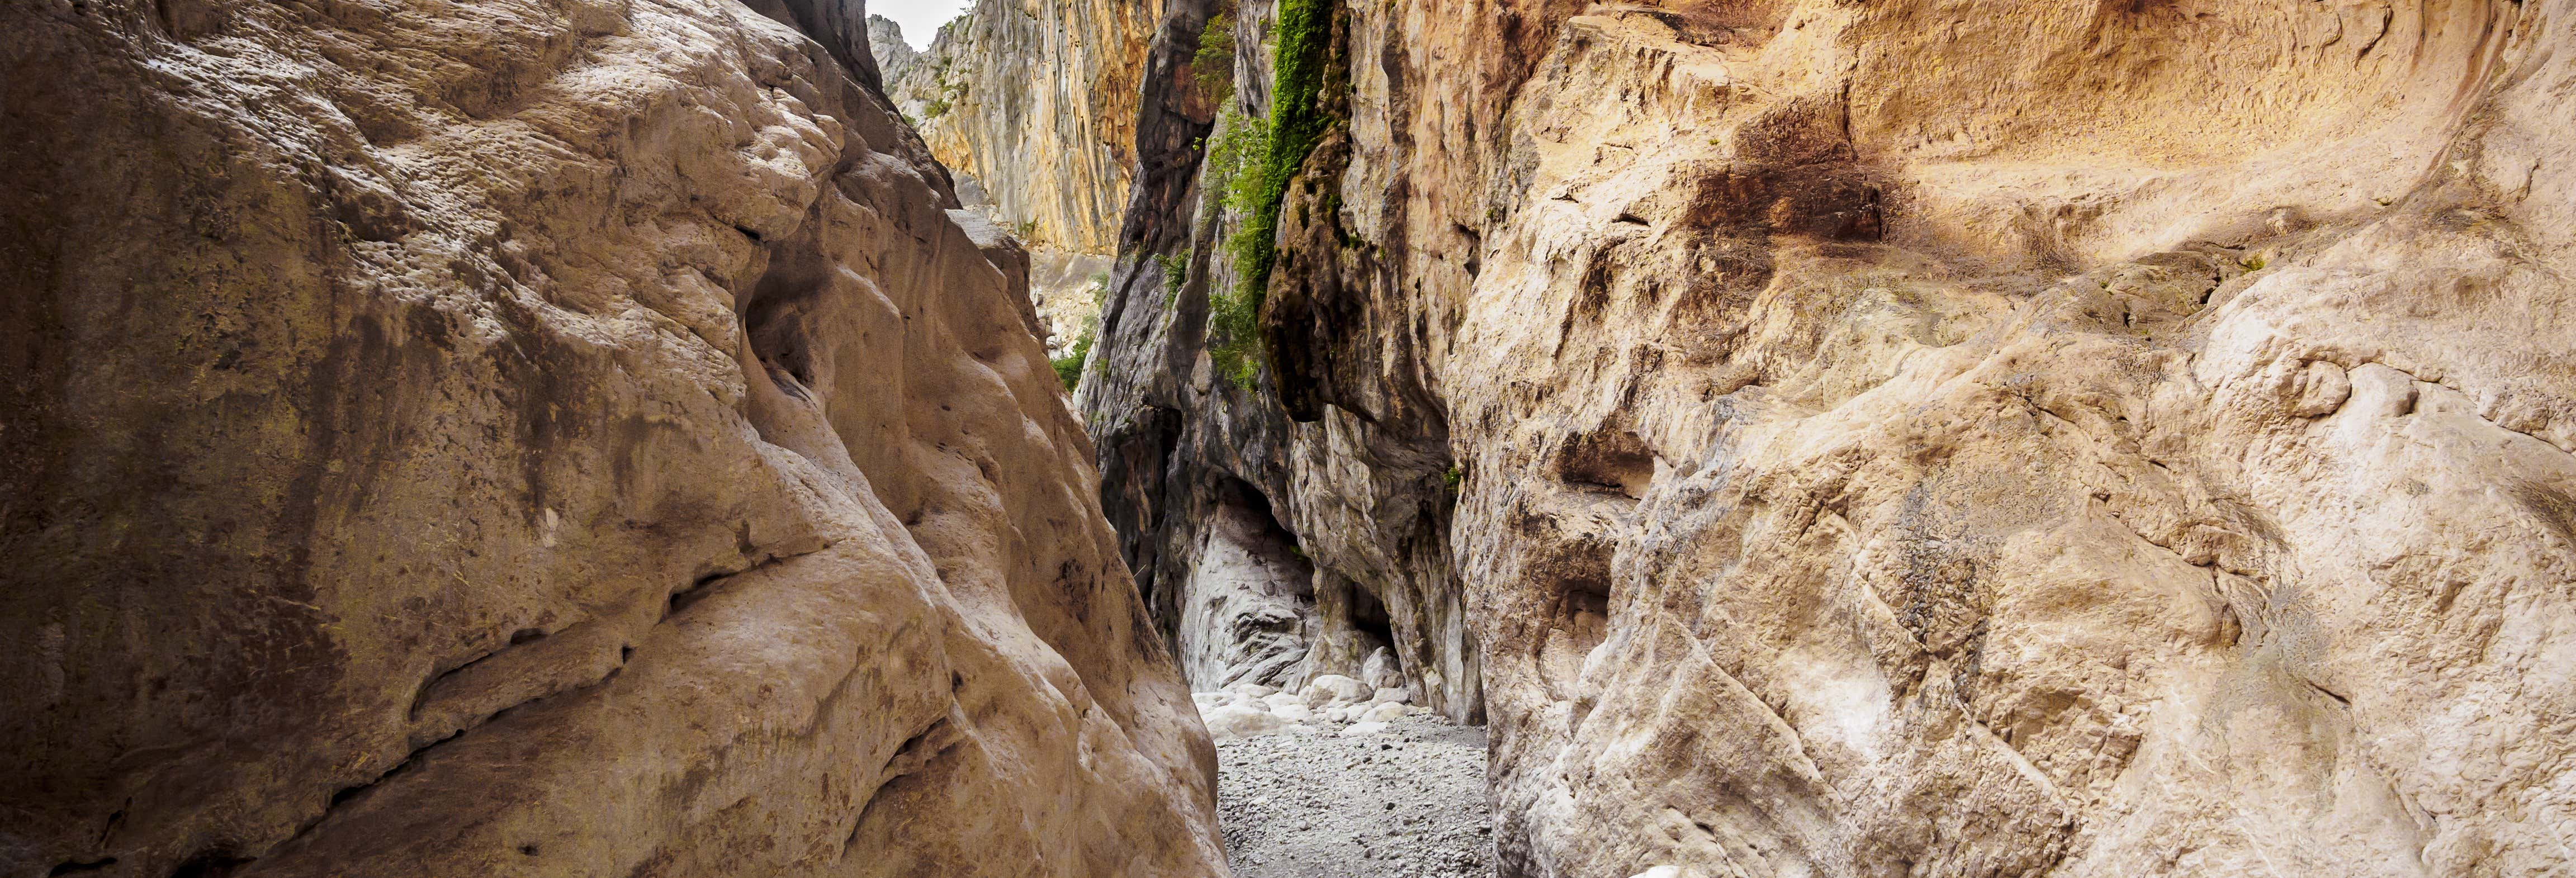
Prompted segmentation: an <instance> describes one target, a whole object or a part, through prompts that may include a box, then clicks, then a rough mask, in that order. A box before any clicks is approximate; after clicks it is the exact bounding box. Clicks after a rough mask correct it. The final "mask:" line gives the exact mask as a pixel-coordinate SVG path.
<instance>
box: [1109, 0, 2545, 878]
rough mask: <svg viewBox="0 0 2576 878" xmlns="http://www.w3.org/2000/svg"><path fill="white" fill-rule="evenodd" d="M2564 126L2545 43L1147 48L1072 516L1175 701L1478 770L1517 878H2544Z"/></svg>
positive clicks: (1522, 23) (1339, 22)
mask: <svg viewBox="0 0 2576 878" xmlns="http://www.w3.org/2000/svg"><path fill="white" fill-rule="evenodd" d="M1211 22H1216V23H1217V25H1218V27H1211V24H1210V23H1211ZM1217 35H1223V36H1230V37H1231V38H1232V43H1233V45H1235V46H1237V47H1239V48H1238V49H1237V50H1236V51H1234V52H1233V53H1232V54H1233V57H1234V65H1233V73H1234V79H1235V85H1236V87H1235V88H1232V89H1230V90H1229V89H1221V88H1216V87H1212V86H1211V85H1210V84H1209V78H1208V77H1206V76H1204V75H1201V74H1203V73H1204V69H1203V68H1204V64H1203V63H1199V62H1200V61H1201V58H1200V54H1201V53H1200V47H1201V46H1202V45H1205V44H1210V43H1211V42H1212V41H1216V40H1218V39H1219V36H1217ZM1194 68H1197V69H1194ZM1221 79H1222V77H1220V81H1221ZM1274 84H1275V85H1276V86H1277V87H1276V88H1273V85H1274ZM2572 84H2576V2H2570V0H2526V2H2510V0H2430V2H2424V3H2386V2H2369V0H2354V2H2336V3H2314V2H2294V0H2262V2H2214V0H2157V2H2116V3H2111V2H2105V3H2080V4H2063V3H2037V2H2009V0H1994V2H1983V3H1959V2H1933V0H1893V2H1879V3H1868V4H1853V3H1842V2H1830V0H1742V2H1706V0H1673V2H1649V3H1634V4H1599V5H1591V6H1587V5H1585V4H1580V3H1571V2H1563V0H1470V2H1462V3H1454V4H1423V3H1396V4H1337V3H1334V2H1332V0H1282V2H1280V3H1278V4H1276V5H1275V6H1274V5H1272V4H1260V3H1246V4H1243V5H1241V6H1233V5H1227V4H1225V3H1223V2H1222V0H1174V2H1173V4H1172V7H1171V8H1170V9H1169V10H1168V11H1167V13H1166V15H1165V16H1164V18H1163V25H1162V29H1161V31H1160V33H1159V34H1158V35H1157V37H1156V39H1155V43H1154V48H1153V51H1152V53H1151V54H1150V56H1149V61H1148V65H1147V67H1146V73H1145V79H1144V92H1143V96H1142V106H1143V109H1142V110H1141V112H1140V114H1139V118H1138V123H1137V161H1138V167H1137V170H1136V185H1135V188H1134V190H1133V192H1132V194H1131V197H1130V200H1129V215H1128V217H1127V219H1126V222H1125V224H1124V226H1123V229H1122V235H1123V237H1122V241H1121V245H1122V252H1121V258H1120V261H1119V263H1118V268H1117V271H1116V273H1115V275H1114V277H1113V279H1112V282H1111V285H1110V288H1109V299H1108V301H1107V302H1106V303H1105V305H1104V310H1103V317H1102V333H1103V336H1102V341H1101V349H1100V351H1099V352H1098V353H1097V354H1096V356H1097V357H1098V358H1099V364H1098V368H1097V370H1096V371H1095V372H1094V374H1093V375H1092V377H1091V379H1090V380H1088V381H1087V382H1086V383H1085V385H1084V388H1083V391H1082V393H1081V394H1080V400H1081V402H1082V405H1083V406H1084V409H1085V414H1086V418H1087V420H1088V423H1089V427H1090V429H1091V431H1092V434H1093V436H1094V439H1095V441H1096V442H1097V444H1098V446H1099V453H1100V455H1101V457H1100V466H1101V471H1102V476H1103V501H1104V505H1105V507H1106V508H1107V511H1108V512H1109V515H1110V517H1111V519H1112V520H1113V521H1114V522H1116V523H1117V524H1118V525H1119V528H1120V531H1121V541H1122V542H1121V547H1120V549H1121V551H1122V553H1123V554H1124V556H1125V558H1126V560H1127V561H1128V562H1129V564H1130V565H1131V566H1132V567H1133V569H1134V570H1135V571H1136V575H1137V577H1138V579H1139V582H1140V585H1141V586H1142V587H1143V588H1144V590H1145V592H1146V595H1147V599H1148V602H1149V603H1150V604H1151V605H1152V606H1153V607H1154V610H1155V612H1156V614H1157V620H1158V622H1159V623H1160V624H1161V625H1162V626H1163V628H1164V632H1163V633H1164V635H1165V636H1166V637H1167V638H1169V639H1170V640H1171V641H1172V642H1173V643H1174V644H1176V645H1185V646H1186V647H1187V649H1186V650H1185V652H1186V654H1187V656H1188V658H1189V673H1190V675H1191V679H1192V682H1193V684H1194V685H1195V686H1197V687H1198V688H1201V689H1213V688H1217V687H1219V686H1223V685H1227V684H1233V683H1243V682H1251V683H1264V684H1271V685H1285V686H1295V685H1298V684H1299V683H1301V682H1302V681H1303V680H1304V679H1306V678H1308V677H1311V676H1314V675H1317V674H1322V673H1341V674H1357V673H1359V672H1360V666H1361V665H1362V664H1363V663H1364V661H1365V656H1366V655H1368V654H1369V653H1371V652H1373V651H1374V648H1375V647H1376V646H1377V645H1380V644H1383V645H1385V646H1387V647H1389V649H1390V651H1391V653H1392V654H1393V655H1394V657H1395V658H1396V659H1398V662H1399V664H1400V665H1401V667H1402V674H1403V676H1404V678H1405V679H1406V680H1408V681H1409V682H1410V684H1411V685H1412V686H1414V687H1416V688H1417V689H1418V692H1419V694H1420V695H1421V696H1422V698H1421V702H1422V703H1425V704H1428V705H1430V706H1432V707H1435V708H1437V709H1440V710H1441V711H1443V712H1444V713H1447V714H1449V715H1450V716H1453V717H1461V718H1466V717H1473V716H1476V715H1478V714H1480V713H1481V714H1482V715H1484V716H1486V717H1488V718H1490V722H1491V729H1492V740H1493V748H1494V749H1493V764H1492V769H1491V782H1492V785H1493V789H1492V793H1493V796H1494V797H1495V807H1496V820H1497V823H1498V827H1497V829H1498V831H1497V833H1496V839H1497V845H1498V852H1497V853H1498V857H1499V863H1500V868H1501V871H1502V873H1503V874H1504V875H1508V876H1583V878H1601V876H1608V878H1622V876H1629V875H1635V874H1640V873H1646V874H1654V875H1658V876H1704V878H1716V876H1733V875H1745V876H1772V875H1832V876H1887V878H1894V876H1903V875H2042V874H2047V875H2064V876H2157V875H2225V874H2249V875H2250V874H2338V875H2369V876H2383V875H2384V876H2399V875H2406V876H2413V875H2446V876H2450V875H2456V876H2505V875H2544V874H2564V873H2568V872H2571V871H2576V853H2571V852H2570V842H2569V840H2570V839H2571V838H2576V793H2571V791H2576V359H2571V357H2570V355H2569V350H2570V349H2571V346H2572V345H2576V281H2571V273H2576V98H2571V95H2576V85H2572ZM1282 102H1284V103H1282ZM1235 132H1250V133H1251V134H1253V135H1257V138H1256V141H1255V143H1254V144H1253V148H1252V149H1250V150H1249V151H1248V152H1247V151H1246V150H1244V149H1242V145H1243V140H1241V139H1238V138H1237V137H1236V136H1234V133H1235ZM1247 154H1248V155H1251V156H1253V158H1252V159H1246V158H1245V156H1246V155H1247ZM1247 180H1249V181H1250V182H1249V183H1246V182H1245V181H1247ZM1274 218H1275V219H1274ZM1271 223H1275V233H1273V234H1271V235H1268V236H1263V235H1259V234H1256V235H1254V236H1253V238H1252V240H1249V241H1247V240H1246V239H1245V236H1243V235H1240V234H1238V232H1239V231H1240V230H1242V229H1245V228H1247V227H1249V228H1252V229H1254V230H1255V231H1256V233H1259V232H1264V231H1269V230H1270V229H1272V228H1273V227H1272V226H1271V225H1270V224H1271ZM1274 244H1275V248H1276V249H1275V252H1265V250H1266V248H1267V247H1268V246H1269V245H1274Z"/></svg>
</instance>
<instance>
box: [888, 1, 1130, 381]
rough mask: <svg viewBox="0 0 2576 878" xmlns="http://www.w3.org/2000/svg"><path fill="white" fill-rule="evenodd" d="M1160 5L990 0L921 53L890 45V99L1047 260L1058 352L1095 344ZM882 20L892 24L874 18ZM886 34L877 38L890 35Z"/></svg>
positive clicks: (896, 41) (1046, 284)
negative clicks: (1142, 76)
mask: <svg viewBox="0 0 2576 878" xmlns="http://www.w3.org/2000/svg"><path fill="white" fill-rule="evenodd" d="M1161 14H1162V4H1161V2H1160V0H1083V2H1062V0H982V2H978V3H976V4H975V5H974V6H972V7H970V8H968V9H967V11H966V13H965V14H964V15H961V16H959V17H958V18H957V20H955V21H953V22H950V23H949V24H947V25H946V26H943V27H941V28H940V29H939V33H938V35H937V37H936V38H935V39H934V40H933V41H932V42H931V45H930V48H929V49H927V50H924V51H920V52H915V51H913V50H912V49H911V48H910V47H908V46H904V45H902V41H901V39H900V38H894V37H891V36H879V37H876V38H875V39H877V41H878V42H879V43H880V44H881V45H882V44H885V43H887V42H889V41H890V42H892V43H893V45H891V46H885V49H884V50H883V51H880V52H879V54H880V55H881V56H884V57H885V58H886V59H887V60H886V61H885V64H884V67H885V76H886V83H887V94H888V95H890V96H891V97H892V99H893V101H894V103H895V105H896V107H897V108H898V109H899V110H900V111H901V112H902V113H903V114H904V115H905V116H906V117H908V118H910V119H911V120H912V121H913V122H914V124H916V125H918V126H919V128H920V130H921V134H922V137H923V138H924V140H925V141H926V142H927V143H928V144H929V146H930V150H931V154H932V155H934V156H937V157H938V159H939V160H940V161H941V162H942V163H944V164H946V165H947V167H949V168H950V169H951V170H952V171H954V172H955V173H956V174H957V175H958V194H959V196H960V197H961V198H962V199H963V201H964V203H965V205H966V207H968V208H970V209H974V210H978V211H981V212H983V213H985V214H986V215H988V216H990V217H992V218H993V220H994V221H995V222H996V223H999V224H1001V225H1002V226H1003V227H1005V228H1007V229H1009V230H1010V231H1011V233H1012V234H1013V235H1014V236H1016V237H1018V238H1019V239H1020V240H1021V241H1022V242H1023V243H1024V244H1025V245H1026V246H1027V247H1028V249H1029V250H1030V255H1031V257H1032V259H1033V261H1034V262H1035V263H1036V265H1035V270H1034V271H1032V272H1031V274H1030V277H1029V292H1030V296H1031V297H1032V298H1033V299H1034V300H1035V301H1036V302H1037V306H1038V313H1039V317H1040V319H1041V321H1042V322H1043V323H1044V325H1045V326H1046V328H1047V330H1048V332H1047V346H1048V352H1049V353H1050V354H1051V355H1053V356H1057V357H1069V356H1074V355H1075V354H1076V353H1077V345H1078V344H1080V343H1081V340H1082V339H1083V338H1085V337H1087V336H1091V335H1094V334H1095V333H1096V330H1095V329H1094V328H1093V324H1094V323H1095V322H1096V320H1097V317H1098V315H1099V313H1100V294H1101V290H1102V288H1103V287H1104V286H1105V285H1106V284H1107V283H1108V268H1109V258H1110V254H1111V253H1112V252H1113V251H1114V250H1115V242H1116V240H1117V234H1118V218H1119V214H1120V208H1121V207H1122V206H1123V205H1124V202H1125V199H1126V197H1127V189H1128V186H1129V179H1130V178H1129V169H1130V168H1132V167H1133V166H1134V164H1135V155H1134V152H1133V148H1132V144H1133V143H1135V129H1136V101H1137V97H1138V95H1139V94H1140V92H1139V88H1138V77H1139V71H1140V70H1142V69H1143V62H1144V55H1145V49H1146V44H1147V41H1148V40H1149V39H1150V38H1151V37H1152V36H1153V29H1154V25H1155V22H1156V21H1157V20H1158V18H1159V17H1160V16H1161ZM875 20H876V21H880V22H882V21H884V19H881V18H880V19H875ZM886 24H887V25H889V27H885V28H879V29H878V31H879V32H880V33H887V34H891V33H892V28H891V27H890V25H891V24H892V23H891V22H886Z"/></svg>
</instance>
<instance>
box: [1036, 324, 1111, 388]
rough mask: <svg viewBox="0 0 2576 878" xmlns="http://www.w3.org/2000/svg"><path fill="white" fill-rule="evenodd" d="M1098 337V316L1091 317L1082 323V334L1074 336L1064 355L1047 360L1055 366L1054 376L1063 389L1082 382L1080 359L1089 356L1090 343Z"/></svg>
mask: <svg viewBox="0 0 2576 878" xmlns="http://www.w3.org/2000/svg"><path fill="white" fill-rule="evenodd" d="M1099 338H1100V318H1098V317H1093V318H1091V321H1090V322H1088V323H1084V324H1083V325H1082V334H1081V335H1079V336H1075V337H1074V339H1073V348H1072V349H1071V350H1069V351H1066V352H1065V355H1064V356H1061V357H1056V358H1054V359H1051V360H1048V361H1047V362H1048V363H1051V364H1053V365H1054V366H1055V377H1056V379H1057V380H1059V381H1063V382H1064V389H1066V390H1072V389H1073V388H1074V386H1075V385H1078V384H1081V383H1082V361H1084V360H1087V359H1090V358H1091V343H1092V342H1094V341H1098V340H1099Z"/></svg>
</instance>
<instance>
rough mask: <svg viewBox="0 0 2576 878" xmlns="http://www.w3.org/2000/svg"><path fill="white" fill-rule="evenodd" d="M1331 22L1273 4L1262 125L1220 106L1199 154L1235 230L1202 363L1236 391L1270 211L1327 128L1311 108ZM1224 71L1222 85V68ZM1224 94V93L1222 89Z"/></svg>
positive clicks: (1285, 0)
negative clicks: (1229, 282)
mask: <svg viewBox="0 0 2576 878" xmlns="http://www.w3.org/2000/svg"><path fill="white" fill-rule="evenodd" d="M1332 17H1333V10H1332V5H1331V0H1281V3H1280V6H1279V21H1278V29H1277V31H1276V33H1275V34H1273V36H1274V37H1275V38H1276V39H1277V40H1278V46H1279V49H1278V55H1277V64H1278V67H1277V70H1275V71H1274V74H1275V76H1274V85H1273V87H1272V89H1271V105H1270V116H1269V118H1267V119H1256V118H1252V117H1249V116H1246V115H1244V114H1243V113H1242V112H1241V111H1240V110H1238V109H1236V108H1235V107H1234V106H1232V103H1231V101H1229V102H1228V106H1227V107H1226V109H1225V113H1224V114H1223V115H1222V116H1221V117H1220V118H1219V121H1218V123H1217V131H1216V134H1215V136H1214V137H1213V138H1212V139H1211V141H1210V142H1209V143H1208V144H1207V158H1206V164H1205V165H1204V167H1205V169H1206V173H1205V176H1203V177H1202V178H1201V179H1202V180H1203V181H1204V185H1205V189H1204V191H1205V192H1207V193H1208V194H1209V195H1211V196H1213V197H1217V198H1220V199H1222V202H1221V203H1222V204H1223V205H1224V208H1225V210H1226V211H1227V212H1228V213H1231V214H1233V215H1235V216H1237V217H1240V218H1241V223H1242V225H1240V226H1238V227H1237V228H1236V230H1235V232H1234V234H1233V235H1230V236H1228V237H1227V238H1226V241H1225V245H1224V246H1225V253H1226V255H1227V256H1228V257H1229V258H1231V259H1232V260H1233V263H1234V275H1235V283H1234V286H1233V287H1232V288H1231V289H1226V290H1220V291H1215V292H1212V293H1211V294H1210V295H1209V296H1208V326H1209V329H1210V330H1211V332H1210V339H1211V343H1210V344H1209V346H1208V356H1209V357H1210V358H1211V359H1212V360H1214V361H1215V363H1216V366H1217V370H1218V371H1219V372H1222V373H1224V375H1225V376H1226V378H1227V379H1228V380H1231V381H1233V382H1234V383H1235V384H1236V385H1237V386H1240V387H1246V388H1249V387H1251V386H1252V382H1253V378H1254V376H1255V374H1257V372H1258V371H1259V368H1258V364H1259V362H1260V360H1261V350H1262V347H1261V346H1262V337H1261V325H1260V317H1261V300H1262V297H1263V295H1264V293H1265V292H1266V291H1267V290H1268V289H1269V286H1270V272H1271V269H1272V268H1274V267H1276V266H1277V265H1278V262H1279V242H1278V239H1279V209H1280V205H1281V203H1283V202H1285V201H1286V200H1287V197H1288V184H1289V183H1290V182H1291V181H1292V180H1294V179H1295V178H1296V176H1297V168H1298V167H1299V166H1301V165H1303V164H1305V162H1306V155H1307V154H1308V153H1311V152H1313V151H1314V150H1315V144H1317V143H1319V142H1321V141H1322V140H1323V139H1324V134H1325V133H1326V132H1327V131H1330V130H1331V129H1332V126H1333V125H1335V124H1336V120H1334V119H1333V118H1332V117H1331V116H1329V115H1327V114H1326V113H1325V112H1324V108H1323V107H1322V106H1321V99H1322V98H1323V92H1324V85H1325V79H1326V77H1327V74H1328V73H1329V69H1328V68H1329V67H1330V64H1331V61H1332V59H1331V57H1330V54H1331V52H1330V50H1331V45H1330V43H1331V33H1330V29H1331V27H1332ZM1219 20H1222V21H1224V23H1225V25H1226V27H1227V31H1226V32H1225V37H1224V39H1223V40H1222V42H1223V44H1224V45H1225V46H1226V50H1227V51H1228V52H1229V53H1230V52H1231V51H1232V47H1233V43H1234V39H1233V34H1232V32H1231V29H1232V25H1233V22H1232V21H1231V20H1230V19H1225V18H1223V17H1220V19H1219ZM1216 25H1217V20H1212V21H1210V22H1209V30H1210V31H1215V30H1216ZM1215 42H1217V41H1214V40H1209V39H1208V38H1206V37H1205V36H1202V37H1201V43H1200V56H1199V59H1198V62H1199V63H1200V64H1205V63H1206V62H1207V58H1208V54H1207V53H1208V48H1209V46H1210V45H1211V44H1213V43H1215ZM1206 69H1207V68H1205V67H1201V68H1200V71H1199V72H1200V73H1202V74H1204V73H1205V72H1206ZM1227 69H1228V72H1229V75H1230V73H1231V69H1232V65H1231V64H1230V63H1229V64H1228V65H1227ZM1227 91H1228V92H1231V91H1232V87H1231V84H1230V83H1229V84H1228V87H1227Z"/></svg>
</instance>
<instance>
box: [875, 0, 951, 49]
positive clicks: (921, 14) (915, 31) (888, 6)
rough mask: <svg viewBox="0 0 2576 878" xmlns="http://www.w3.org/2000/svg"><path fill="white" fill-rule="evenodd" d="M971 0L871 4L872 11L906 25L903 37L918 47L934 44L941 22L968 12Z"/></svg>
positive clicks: (878, 1) (880, 0)
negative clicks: (933, 40) (931, 42)
mask: <svg viewBox="0 0 2576 878" xmlns="http://www.w3.org/2000/svg"><path fill="white" fill-rule="evenodd" d="M970 2H971V0H876V2H873V3H869V4H868V14H869V15H882V16H885V17H887V18H891V19H894V23H895V24H899V25H902V26H903V41H904V42H907V43H911V44H912V47H913V48H915V49H927V48H930V41H931V40H932V39H933V38H936V37H938V36H939V26H940V25H943V24H947V23H948V22H949V21H950V20H951V19H954V18H956V17H957V16H959V15H962V14H964V13H965V12H966V7H967V5H968V4H969V3H970Z"/></svg>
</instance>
